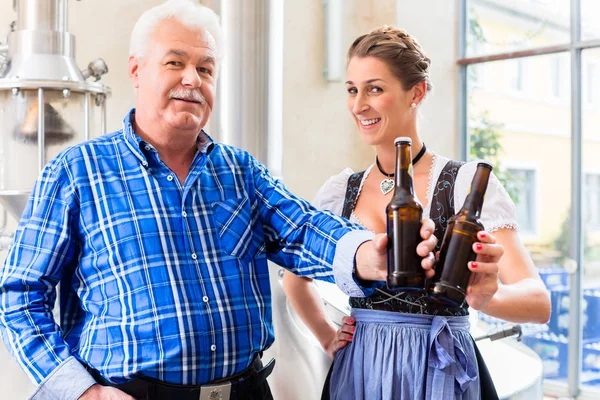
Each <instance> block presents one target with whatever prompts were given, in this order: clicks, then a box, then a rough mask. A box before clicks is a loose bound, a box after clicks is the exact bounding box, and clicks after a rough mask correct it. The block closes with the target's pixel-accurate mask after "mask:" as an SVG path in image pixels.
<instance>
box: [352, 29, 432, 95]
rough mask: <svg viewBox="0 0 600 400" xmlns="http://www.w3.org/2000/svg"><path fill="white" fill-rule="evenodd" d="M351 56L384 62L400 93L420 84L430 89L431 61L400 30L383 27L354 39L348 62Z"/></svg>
mask: <svg viewBox="0 0 600 400" xmlns="http://www.w3.org/2000/svg"><path fill="white" fill-rule="evenodd" d="M353 57H375V58H377V59H379V60H381V61H383V62H385V63H386V65H387V66H388V68H389V69H390V71H392V73H393V74H394V76H395V77H396V78H397V79H398V80H399V81H400V82H401V83H402V87H403V88H404V90H410V89H412V87H413V86H415V85H416V84H417V83H419V82H423V81H424V82H425V83H426V84H427V92H429V91H431V89H432V88H433V85H432V84H431V79H430V77H429V65H430V64H431V60H430V59H429V57H427V55H425V53H424V52H423V49H422V48H421V46H420V45H419V43H417V41H416V40H415V38H413V37H412V36H410V35H409V34H408V33H406V31H404V30H402V29H398V28H395V27H393V26H389V25H384V26H382V27H380V28H377V29H375V30H373V31H371V32H370V33H367V34H366V35H362V36H360V37H358V38H357V39H356V40H355V41H354V43H352V46H350V49H349V50H348V62H350V60H351V59H352V58H353Z"/></svg>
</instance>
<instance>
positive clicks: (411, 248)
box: [386, 137, 425, 291]
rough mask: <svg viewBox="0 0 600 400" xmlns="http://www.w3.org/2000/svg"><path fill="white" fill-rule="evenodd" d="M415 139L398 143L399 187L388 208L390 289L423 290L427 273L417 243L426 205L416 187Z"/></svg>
mask: <svg viewBox="0 0 600 400" xmlns="http://www.w3.org/2000/svg"><path fill="white" fill-rule="evenodd" d="M411 144H412V141H411V139H410V138H408V137H399V138H396V140H395V141H394V145H395V146H396V171H395V175H394V180H395V188H394V195H393V197H392V200H391V201H390V203H389V204H388V206H387V207H386V214H387V234H388V253H387V262H388V264H387V265H388V275H387V286H388V288H389V289H390V290H394V291H400V290H423V289H424V288H425V286H424V283H425V272H424V271H423V268H422V267H421V257H420V256H419V255H418V254H417V245H418V244H419V243H420V242H421V235H420V231H421V218H422V216H423V207H422V206H421V203H419V201H418V200H417V198H416V197H415V194H414V189H413V179H412V173H413V166H412V154H411Z"/></svg>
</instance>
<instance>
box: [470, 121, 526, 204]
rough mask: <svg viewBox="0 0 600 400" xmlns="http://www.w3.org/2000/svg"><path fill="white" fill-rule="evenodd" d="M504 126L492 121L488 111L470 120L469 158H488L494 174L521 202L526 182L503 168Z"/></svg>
mask: <svg viewBox="0 0 600 400" xmlns="http://www.w3.org/2000/svg"><path fill="white" fill-rule="evenodd" d="M502 128H504V124H501V123H498V122H495V121H492V120H491V119H490V116H489V112H488V111H482V112H480V113H479V114H477V115H475V116H473V117H471V118H470V121H469V144H470V151H469V153H470V154H469V159H471V160H486V161H489V162H490V163H492V165H493V166H494V175H496V177H498V180H500V182H501V183H502V185H503V186H504V188H505V189H506V191H507V192H508V194H509V195H510V197H511V198H512V199H513V201H514V202H515V203H518V202H519V192H520V188H521V186H522V185H523V184H524V182H523V181H522V180H521V179H520V178H518V177H516V176H514V175H513V174H511V173H510V172H509V171H508V170H506V169H503V168H502V163H501V157H502V155H503V154H504V148H503V147H502V143H501V141H502V132H501V130H502Z"/></svg>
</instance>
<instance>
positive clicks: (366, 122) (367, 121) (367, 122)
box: [360, 118, 381, 126]
mask: <svg viewBox="0 0 600 400" xmlns="http://www.w3.org/2000/svg"><path fill="white" fill-rule="evenodd" d="M379 121H381V118H373V119H365V120H362V121H360V124H361V125H362V126H369V125H373V124H376V123H378V122H379Z"/></svg>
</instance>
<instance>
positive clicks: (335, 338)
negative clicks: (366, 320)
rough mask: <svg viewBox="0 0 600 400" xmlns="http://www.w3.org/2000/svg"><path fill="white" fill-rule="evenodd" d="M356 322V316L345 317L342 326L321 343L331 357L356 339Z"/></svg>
mask: <svg viewBox="0 0 600 400" xmlns="http://www.w3.org/2000/svg"><path fill="white" fill-rule="evenodd" d="M355 323H356V322H355V321H354V318H352V317H343V318H342V327H341V328H340V329H338V330H337V331H335V332H333V334H332V336H331V337H330V338H329V339H328V340H327V341H326V342H325V343H322V344H321V345H322V347H323V350H325V352H326V353H327V355H328V356H329V358H331V359H334V358H335V354H336V353H337V352H338V351H339V350H340V349H342V348H344V347H346V345H347V344H348V343H350V342H351V341H352V339H354V331H355V330H356V327H355V326H354V324H355Z"/></svg>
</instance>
